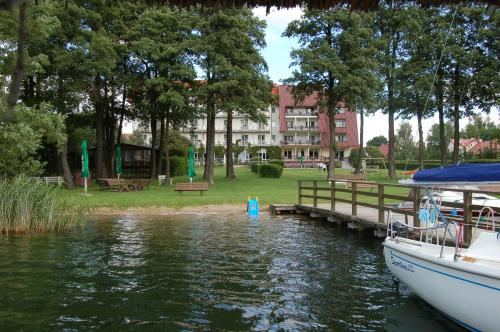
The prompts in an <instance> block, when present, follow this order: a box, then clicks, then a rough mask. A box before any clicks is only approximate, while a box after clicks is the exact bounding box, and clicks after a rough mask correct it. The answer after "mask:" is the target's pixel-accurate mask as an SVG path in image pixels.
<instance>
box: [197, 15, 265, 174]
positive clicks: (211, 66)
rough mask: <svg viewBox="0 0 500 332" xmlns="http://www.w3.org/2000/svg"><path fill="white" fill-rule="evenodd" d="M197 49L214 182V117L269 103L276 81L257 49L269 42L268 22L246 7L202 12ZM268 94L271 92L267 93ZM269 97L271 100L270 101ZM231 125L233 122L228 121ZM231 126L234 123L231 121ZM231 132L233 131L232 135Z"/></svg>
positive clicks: (208, 164)
mask: <svg viewBox="0 0 500 332" xmlns="http://www.w3.org/2000/svg"><path fill="white" fill-rule="evenodd" d="M197 15H198V17H197V25H196V27H195V30H196V33H195V35H197V36H198V38H197V39H196V42H195V47H194V49H195V52H196V54H197V55H198V66H199V67H200V68H201V69H202V70H203V84H200V86H199V91H198V98H199V101H200V103H202V104H203V105H204V106H205V114H206V117H207V145H206V155H207V157H206V160H205V169H204V174H203V177H204V178H205V180H207V182H209V183H211V184H212V183H214V178H213V172H214V166H215V159H214V153H215V117H216V114H217V113H218V112H221V111H229V112H233V111H237V112H245V113H249V114H255V113H258V111H259V110H260V109H264V108H266V107H267V106H268V105H269V104H270V97H271V84H270V82H269V81H268V80H267V77H266V76H265V74H264V73H265V71H266V70H267V68H266V66H265V62H264V60H263V58H262V57H261V56H260V54H259V53H258V49H259V48H261V47H263V46H264V35H263V29H264V27H265V25H264V22H262V21H260V20H258V19H256V18H255V17H253V15H252V12H251V11H249V10H247V9H242V10H241V9H225V10H221V11H218V12H215V13H213V12H212V13H206V12H204V11H203V10H200V11H198V12H197ZM266 96H268V97H267V98H266ZM266 100H269V102H266ZM228 124H229V123H228ZM229 127H230V126H229ZM229 136H231V135H229ZM229 138H230V137H228V140H227V143H228V147H229V149H227V150H229V152H228V157H229V160H228V161H229V165H228V174H227V175H228V176H229V177H233V176H234V172H233V171H232V141H231V140H230V139H229Z"/></svg>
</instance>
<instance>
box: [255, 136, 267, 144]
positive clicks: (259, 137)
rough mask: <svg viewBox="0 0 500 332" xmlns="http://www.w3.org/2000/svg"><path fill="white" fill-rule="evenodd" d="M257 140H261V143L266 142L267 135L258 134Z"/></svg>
mask: <svg viewBox="0 0 500 332" xmlns="http://www.w3.org/2000/svg"><path fill="white" fill-rule="evenodd" d="M257 140H258V141H259V143H264V141H265V140H266V135H262V134H259V135H257Z"/></svg>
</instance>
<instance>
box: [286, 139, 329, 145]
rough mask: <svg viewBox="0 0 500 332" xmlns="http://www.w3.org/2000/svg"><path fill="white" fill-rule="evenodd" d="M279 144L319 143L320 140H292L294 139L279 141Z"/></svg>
mask: <svg viewBox="0 0 500 332" xmlns="http://www.w3.org/2000/svg"><path fill="white" fill-rule="evenodd" d="M280 144H281V145H321V141H309V140H294V141H280Z"/></svg>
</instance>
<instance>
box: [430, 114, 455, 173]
mask: <svg viewBox="0 0 500 332" xmlns="http://www.w3.org/2000/svg"><path fill="white" fill-rule="evenodd" d="M444 127H445V138H444V141H445V142H446V144H445V156H444V158H443V156H442V153H443V152H442V149H441V144H442V143H441V125H440V124H439V123H435V124H433V125H432V126H431V128H430V129H429V133H428V134H427V144H426V145H427V147H426V148H427V157H428V158H429V159H440V160H441V161H443V160H444V163H445V164H446V157H447V154H448V143H449V142H450V139H451V137H452V136H453V125H452V124H451V123H449V122H446V123H445V126H444Z"/></svg>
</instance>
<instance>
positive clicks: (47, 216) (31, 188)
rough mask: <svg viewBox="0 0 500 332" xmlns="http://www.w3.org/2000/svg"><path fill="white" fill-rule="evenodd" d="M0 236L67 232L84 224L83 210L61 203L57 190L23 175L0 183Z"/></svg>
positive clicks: (73, 204) (73, 205) (76, 206)
mask: <svg viewBox="0 0 500 332" xmlns="http://www.w3.org/2000/svg"><path fill="white" fill-rule="evenodd" d="M0 197H2V199H1V200H0V233H4V234H14V233H22V234H34V233H43V232H49V231H67V230H71V229H73V228H75V227H78V226H81V225H83V223H84V220H85V219H84V215H85V214H84V210H83V208H81V207H80V206H79V205H78V204H76V205H75V203H74V202H73V203H72V204H71V206H68V204H66V203H64V202H62V201H61V199H60V196H59V192H58V189H57V187H55V186H47V185H45V184H44V183H42V182H35V181H33V180H31V179H29V178H26V177H24V176H20V177H17V178H15V179H12V180H0Z"/></svg>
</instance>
